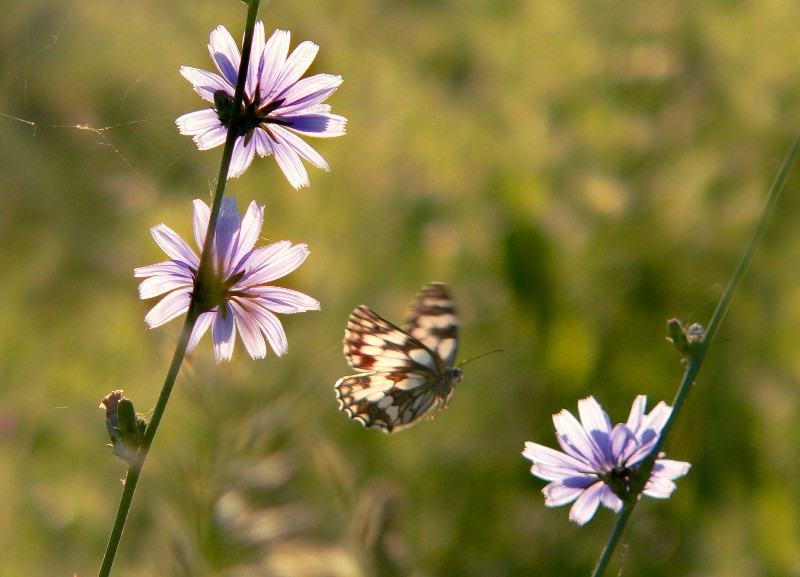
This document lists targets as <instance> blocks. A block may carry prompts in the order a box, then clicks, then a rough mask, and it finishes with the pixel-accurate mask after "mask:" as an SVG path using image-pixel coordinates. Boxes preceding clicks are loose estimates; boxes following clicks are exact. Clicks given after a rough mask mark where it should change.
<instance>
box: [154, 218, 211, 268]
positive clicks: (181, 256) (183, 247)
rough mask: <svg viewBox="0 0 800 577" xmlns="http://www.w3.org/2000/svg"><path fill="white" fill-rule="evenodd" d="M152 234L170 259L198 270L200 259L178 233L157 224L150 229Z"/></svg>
mask: <svg viewBox="0 0 800 577" xmlns="http://www.w3.org/2000/svg"><path fill="white" fill-rule="evenodd" d="M150 234H152V235H153V239H154V240H155V241H156V244H157V245H158V246H159V247H161V250H163V251H164V252H165V253H166V254H167V256H168V257H169V258H171V259H173V260H177V261H180V262H184V263H186V264H188V265H189V266H191V267H192V268H194V269H195V270H196V269H197V266H198V265H199V264H200V259H199V257H198V256H197V255H196V254H195V253H194V251H193V250H192V249H191V247H190V246H189V245H188V244H186V241H184V240H183V239H182V238H181V237H180V236H178V233H176V232H175V231H174V230H172V229H171V228H170V227H168V226H167V225H165V224H157V225H156V226H154V227H153V228H151V229H150Z"/></svg>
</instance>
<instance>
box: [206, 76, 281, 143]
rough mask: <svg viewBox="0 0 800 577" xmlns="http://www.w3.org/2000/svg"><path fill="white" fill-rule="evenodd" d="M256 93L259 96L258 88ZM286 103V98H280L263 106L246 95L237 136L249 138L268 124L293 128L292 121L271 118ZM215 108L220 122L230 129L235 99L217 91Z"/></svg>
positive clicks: (221, 91) (222, 91)
mask: <svg viewBox="0 0 800 577" xmlns="http://www.w3.org/2000/svg"><path fill="white" fill-rule="evenodd" d="M255 93H256V94H258V87H257V86H256V90H255ZM284 102H285V99H284V98H279V99H278V100H274V101H272V102H268V103H267V104H266V105H264V106H261V104H260V103H259V102H258V98H256V99H255V100H253V101H252V102H250V101H249V100H248V98H247V96H246V95H245V97H244V100H243V101H242V114H241V116H240V117H239V127H238V130H237V132H238V134H237V136H244V135H248V138H249V137H250V136H251V135H252V132H253V130H255V129H256V128H258V127H259V126H264V125H267V124H279V125H281V126H291V125H292V122H291V121H290V120H284V119H283V118H278V117H276V116H271V114H272V113H273V112H275V111H276V110H277V109H278V108H280V107H281V105H282V104H283V103H284ZM214 106H215V108H216V110H217V116H218V117H219V121H220V122H221V123H222V125H223V126H224V127H225V128H230V124H231V120H232V119H233V97H232V96H231V95H230V94H228V93H227V92H225V91H224V90H217V91H216V92H215V93H214Z"/></svg>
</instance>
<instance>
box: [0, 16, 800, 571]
mask: <svg viewBox="0 0 800 577" xmlns="http://www.w3.org/2000/svg"><path fill="white" fill-rule="evenodd" d="M798 18H800V7H798V6H796V5H795V4H793V3H787V2H783V3H779V2H741V1H739V2H730V1H726V2H723V1H716V2H704V3H698V2H689V1H688V0H679V1H676V2H653V1H646V0H645V1H633V2H624V3H614V2H594V3H586V2H578V1H575V0H568V1H561V2H522V1H514V0H504V1H502V2H497V1H488V0H484V1H479V0H471V1H467V2H453V1H448V0H439V1H437V2H402V1H398V0H392V1H385V2H368V1H366V0H345V1H344V2H321V1H317V2H282V1H279V0H276V1H274V2H272V3H270V4H269V5H268V6H265V7H264V8H263V9H262V12H261V19H263V20H264V21H265V23H266V28H267V30H268V31H271V30H272V29H274V28H278V27H280V28H286V29H291V30H292V35H293V36H292V45H293V46H295V45H296V44H297V43H298V42H300V41H302V40H305V39H311V40H314V41H316V42H318V43H319V44H320V45H321V50H320V55H319V57H318V59H317V61H316V62H315V64H314V66H313V68H312V72H328V73H333V74H342V76H343V77H344V79H345V82H344V84H343V85H342V87H341V88H340V89H339V90H338V91H337V93H336V94H334V96H333V97H332V98H331V99H330V103H331V104H332V106H333V109H334V112H336V113H339V114H343V115H345V116H347V117H348V118H349V124H348V135H347V136H346V137H344V138H341V139H335V140H331V141H312V142H311V143H312V145H314V146H315V147H316V148H317V149H318V150H319V151H320V152H321V153H322V154H323V156H324V157H325V158H326V159H327V160H328V161H329V163H330V165H331V168H332V171H331V172H330V173H323V172H321V171H319V170H316V169H314V168H310V169H309V172H310V177H311V188H310V189H303V190H300V191H294V190H293V189H292V188H291V187H290V185H289V184H288V183H287V182H286V180H285V178H283V176H282V175H281V174H280V172H279V170H278V168H277V167H276V165H275V163H274V161H272V160H271V159H268V160H262V161H256V162H255V163H254V165H253V167H251V169H250V170H249V171H248V172H247V173H246V174H245V175H244V176H242V177H241V178H239V179H238V180H235V181H232V182H231V183H230V185H229V190H228V193H229V194H232V195H235V196H237V197H238V198H239V204H240V206H244V205H245V204H246V202H249V201H250V200H252V199H255V200H258V201H259V202H263V203H265V204H266V207H267V208H266V224H265V228H264V233H263V234H264V235H265V236H266V237H268V239H269V240H280V239H289V240H292V241H294V242H307V243H308V244H309V247H310V249H311V256H310V258H309V260H308V262H307V264H306V265H304V267H303V268H302V269H301V270H300V271H298V273H296V274H294V275H293V276H291V277H289V279H288V282H287V286H292V287H294V288H298V289H300V290H302V291H303V292H306V293H307V294H309V295H312V296H313V297H315V298H317V299H318V300H320V301H321V302H322V307H323V310H322V311H321V312H319V313H308V314H305V315H298V316H296V317H289V318H286V319H285V326H286V329H287V332H288V335H289V342H290V351H289V354H288V355H287V356H286V357H283V358H281V359H276V358H274V357H269V358H268V359H267V360H265V361H260V362H253V361H251V360H250V359H249V358H247V356H246V354H245V352H244V350H243V349H242V348H241V347H238V349H237V351H236V353H235V355H234V360H233V362H232V363H230V365H222V366H219V367H218V366H215V365H214V363H213V360H212V355H211V347H210V344H209V339H208V338H206V342H203V343H201V345H200V346H199V348H198V350H197V352H196V353H195V354H194V355H193V357H192V358H191V359H190V361H189V363H188V365H187V367H185V370H184V372H182V374H181V376H180V378H179V380H178V384H177V387H176V393H175V394H174V395H173V400H172V402H171V405H170V406H169V408H168V409H167V414H166V417H165V420H164V425H163V427H162V429H161V430H160V432H159V435H158V437H157V439H156V441H155V444H154V446H153V449H152V452H151V455H150V458H149V461H148V464H147V466H146V468H145V471H144V475H143V479H142V482H141V483H140V488H139V493H138V494H137V497H136V499H135V501H134V505H133V510H132V513H131V518H130V521H129V524H128V527H127V528H126V531H125V534H124V537H123V541H122V546H121V550H120V556H119V557H118V560H117V567H116V571H115V574H119V575H129V574H130V575H133V574H137V572H139V573H142V574H146V575H193V576H202V575H235V576H239V575H250V574H261V575H263V574H270V575H292V576H298V577H301V576H304V575H342V576H356V577H357V576H359V575H364V576H369V577H371V576H381V577H384V576H392V575H404V576H406V575H414V576H433V575H436V576H449V575H454V576H459V577H461V576H463V577H473V576H475V577H477V576H480V577H486V576H488V577H511V576H517V575H532V574H536V575H564V576H571V575H587V574H588V573H589V571H590V569H591V567H592V566H593V564H594V562H595V561H596V559H597V557H598V555H599V553H600V550H601V548H602V546H603V544H604V542H605V540H606V538H607V536H608V533H609V531H610V528H611V525H612V522H613V519H612V516H611V514H610V513H608V512H607V511H603V512H601V513H600V514H598V516H597V518H596V519H595V520H594V521H593V522H592V523H591V524H589V525H588V526H586V527H584V528H578V527H577V526H575V525H573V524H570V523H569V522H568V521H567V510H566V509H545V508H544V507H543V499H542V497H541V495H540V493H539V491H540V489H541V487H542V486H543V483H542V482H541V481H539V480H537V479H535V478H533V477H532V476H531V475H530V474H529V472H528V465H529V464H528V462H527V461H525V460H524V459H523V458H522V457H521V455H520V452H521V450H522V447H523V443H524V441H525V440H536V441H538V442H542V443H552V444H555V439H554V435H553V430H552V423H551V420H550V415H551V414H553V413H555V412H557V411H559V410H561V409H562V408H568V409H570V410H572V411H574V410H575V407H576V401H577V400H578V399H579V398H581V397H585V396H587V395H589V394H593V395H595V397H597V398H598V400H600V402H601V403H602V404H603V405H604V407H605V408H606V410H608V412H609V413H610V414H611V415H612V416H613V417H614V418H615V419H616V420H624V418H625V417H626V415H627V410H628V409H629V407H630V403H631V401H632V399H633V397H634V396H635V395H636V394H638V393H646V394H648V395H649V397H650V402H651V405H653V404H655V402H657V401H658V400H662V399H664V400H667V401H668V402H669V401H671V399H672V396H673V395H674V392H675V390H676V388H677V385H678V382H679V380H680V376H681V373H682V365H681V364H680V361H679V359H678V358H677V357H676V355H675V353H674V351H673V350H671V348H670V346H669V344H668V343H665V341H664V336H666V335H665V328H664V327H665V321H666V320H667V319H669V318H672V317H678V318H681V319H682V320H683V321H685V322H687V323H692V322H700V323H706V322H707V320H708V318H709V317H710V315H711V312H712V310H713V308H714V305H715V303H716V300H717V298H718V297H719V294H720V292H721V290H722V287H723V286H724V285H725V283H726V282H727V280H728V278H729V276H730V274H731V272H732V271H733V268H734V266H735V263H736V261H737V258H738V255H739V254H740V252H741V251H742V250H743V248H744V244H745V242H746V240H747V238H748V237H749V234H750V230H751V227H752V225H753V222H754V220H755V218H756V215H757V213H758V209H759V205H760V202H761V200H762V199H763V197H764V195H765V194H766V191H767V188H768V186H769V183H770V181H771V179H772V177H773V175H774V172H775V171H776V170H777V167H778V164H779V162H780V160H781V158H782V157H783V154H784V152H785V151H786V149H787V148H788V146H789V145H790V143H791V142H792V140H793V139H794V136H795V133H796V132H797V130H798V123H797V118H798V117H800V68H798V65H797V63H798V62H800V37H798V35H797V22H798ZM243 21H244V6H243V5H242V4H241V3H239V2H220V1H219V0H201V1H198V2H191V3H187V2H168V3H163V2H162V3H141V2H132V3H118V2H108V3H97V2H91V3H72V4H69V3H64V2H61V3H60V2H55V3H53V2H49V3H45V2H40V1H38V0H36V1H32V2H12V3H10V4H9V5H8V6H6V7H5V9H4V10H3V18H2V19H1V20H0V71H1V72H2V74H0V113H2V116H0V126H2V129H3V131H4V136H3V138H2V139H0V157H2V158H3V159H4V162H3V166H4V167H5V168H4V169H3V170H2V171H1V173H0V193H1V194H0V198H1V199H2V210H0V255H2V257H3V258H2V260H0V262H2V268H0V270H2V285H3V298H2V299H0V359H2V360H0V379H2V381H1V382H2V387H1V388H0V471H3V473H2V474H0V494H2V495H3V496H4V501H5V506H4V507H2V508H0V550H2V551H3V562H2V563H0V577H6V576H9V577H10V576H17V575H29V576H37V575H42V576H44V575H48V576H49V575H54V574H61V575H70V574H72V572H73V571H74V572H77V573H78V574H79V575H80V576H81V577H85V576H87V575H92V574H93V573H95V572H96V571H97V568H98V567H99V563H100V559H101V556H102V550H103V547H104V546H105V542H106V539H107V536H108V531H109V530H110V527H111V523H112V520H113V516H114V512H115V510H116V505H117V500H118V497H119V493H120V491H121V485H120V483H119V479H120V477H122V476H123V475H124V467H123V465H122V463H121V462H120V461H119V460H118V459H116V458H115V457H113V455H112V454H111V450H110V449H108V448H107V447H106V446H105V444H106V443H107V432H106V430H105V426H104V414H103V412H102V411H100V410H99V409H97V408H96V407H97V405H98V403H99V402H100V400H101V399H102V398H103V396H104V395H106V394H107V393H108V392H109V391H111V390H114V389H124V390H125V396H126V397H128V398H130V399H131V400H132V401H133V402H134V403H135V405H136V407H137V409H138V410H139V411H142V412H145V411H146V409H147V408H148V407H149V406H152V405H153V404H154V403H155V399H156V396H157V394H158V390H159V388H160V386H161V382H162V379H163V376H164V374H165V373H166V369H167V365H168V359H169V357H170V355H171V353H172V348H173V347H174V343H175V340H176V338H177V334H178V331H179V325H180V323H178V322H175V323H174V324H173V325H170V326H168V327H165V328H162V329H158V330H155V331H149V330H147V329H146V328H145V325H144V322H143V320H142V318H143V316H144V314H145V312H146V310H147V309H148V307H149V306H150V303H142V302H140V301H138V299H137V295H136V284H137V283H136V281H135V280H134V279H133V277H132V270H133V268H134V267H136V266H141V265H145V264H150V263H153V262H156V261H157V260H160V259H161V258H162V255H161V253H160V251H159V249H158V248H157V247H156V246H155V244H154V243H153V242H152V239H151V238H150V236H149V234H148V232H147V231H148V229H149V227H150V226H153V225H155V224H157V223H159V222H164V223H166V224H168V225H169V226H171V227H172V228H174V229H175V230H176V231H178V232H179V233H181V234H182V235H184V238H190V230H191V229H190V227H191V220H190V219H191V200H192V199H194V198H203V199H208V198H209V196H210V190H211V184H210V183H211V180H212V179H213V178H214V177H215V176H216V171H217V164H218V162H219V156H220V154H221V152H220V151H219V150H216V151H211V152H197V151H196V150H195V148H194V145H193V143H192V142H191V140H190V139H189V138H187V137H182V136H180V135H179V134H178V132H177V130H176V128H175V126H174V119H175V118H176V117H177V116H179V115H180V114H183V113H185V112H188V111H192V110H197V109H199V108H201V107H203V106H205V105H206V103H204V102H203V101H201V100H200V99H199V98H198V97H197V95H196V94H194V93H193V92H192V91H191V88H190V85H189V83H188V82H186V81H185V80H184V79H183V78H182V77H180V76H179V74H178V68H179V66H180V65H182V64H185V65H191V66H196V67H200V68H209V67H210V65H211V63H210V60H209V58H208V54H207V51H206V49H205V44H206V42H207V40H208V34H209V32H210V31H211V30H212V28H214V27H215V26H216V25H218V24H224V25H225V26H226V27H228V28H229V29H230V30H232V31H234V36H238V34H237V32H236V31H241V29H242V26H243ZM26 121H27V122H26ZM33 122H35V125H33V124H31V123H33ZM798 185H800V180H799V179H798V177H797V176H795V177H794V178H792V179H791V180H790V181H789V183H788V185H787V188H786V193H785V195H784V198H783V199H782V201H781V203H780V204H779V205H778V210H777V214H776V215H775V218H774V220H773V223H772V227H771V228H770V231H769V233H768V235H767V238H766V242H765V244H764V245H763V246H762V247H761V250H760V251H759V253H758V255H757V257H756V261H755V262H754V265H753V267H752V270H751V271H750V274H749V277H748V279H747V280H746V281H745V283H744V286H743V287H742V289H741V290H740V292H739V293H738V294H737V295H736V296H735V298H734V302H733V305H732V309H731V312H730V314H729V316H728V318H727V319H726V323H725V325H724V326H723V329H722V333H721V334H720V335H719V337H718V339H717V340H718V342H716V343H713V344H712V348H711V350H710V355H709V357H708V360H707V363H706V366H705V367H704V369H703V371H702V373H701V375H700V379H699V381H698V383H697V386H696V388H695V391H693V394H692V396H691V397H690V399H689V402H688V405H687V409H686V411H685V413H684V414H683V416H682V420H681V422H680V423H678V425H677V427H676V429H675V431H674V433H673V436H672V438H671V440H670V442H669V443H668V446H667V447H666V450H667V451H668V455H669V456H672V457H674V458H676V459H680V460H686V461H690V462H692V463H693V469H692V471H691V472H690V473H689V475H688V476H687V477H686V478H684V479H681V480H680V481H679V483H678V484H679V488H678V490H677V491H676V493H675V494H674V496H673V498H672V499H671V500H670V501H669V502H657V501H653V500H648V501H645V502H643V503H642V504H641V505H640V507H639V508H638V509H637V511H636V512H635V514H634V518H633V521H632V524H631V525H630V526H629V527H628V530H627V532H626V534H625V536H624V537H623V539H624V541H625V543H626V545H627V546H626V547H625V548H624V550H623V551H622V552H621V553H620V554H619V555H618V556H617V558H616V559H615V560H614V561H613V562H612V565H614V567H613V568H612V571H615V572H616V571H619V572H621V573H622V574H627V575H652V576H655V577H658V576H661V575H665V576H666V575H685V574H689V573H697V574H699V573H704V574H713V575H726V576H732V577H737V576H745V575H748V576H749V575H777V576H781V575H792V574H796V572H797V567H798V566H800V553H798V549H797V546H796V544H797V543H798V542H800V527H799V526H798V524H797V514H796V513H797V511H796V507H795V506H793V505H792V504H795V503H797V502H798V500H800V489H798V484H797V483H796V479H797V478H798V476H800V460H798V458H797V447H798V443H800V438H799V434H798V431H800V426H798V424H800V423H799V421H800V407H799V404H800V399H799V398H798V388H797V384H798V381H800V362H798V359H800V357H799V356H798V355H797V350H798V348H799V347H800V330H798V327H799V326H800V295H799V294H798V292H797V291H796V290H795V289H794V287H795V286H796V285H797V284H798V282H799V281H800V272H798V270H800V269H799V268H798V267H795V266H793V265H794V264H795V263H797V262H800V248H798V247H800V242H798V240H800V239H798V236H800V232H798V230H800V229H798V227H796V226H793V224H794V223H795V222H796V221H797V214H798V209H800V202H798V200H797V199H798V196H797V190H798V189H799V187H798ZM434 280H436V281H444V282H448V283H450V285H451V286H452V292H453V295H454V297H455V298H456V300H457V303H458V305H459V306H460V310H461V314H462V317H463V326H462V332H461V334H462V344H461V358H468V357H472V356H477V355H479V354H481V353H483V352H486V351H488V350H491V349H494V348H498V347H502V348H504V349H506V350H505V352H504V353H500V354H497V355H491V356H489V357H487V358H485V359H481V360H480V361H477V362H475V363H472V364H469V365H467V366H466V367H465V377H464V380H463V382H462V383H460V384H459V385H458V386H457V390H456V392H455V395H454V398H453V401H452V403H451V406H450V407H449V408H448V409H446V410H445V411H443V412H442V413H441V414H440V415H439V416H438V417H437V418H436V420H434V421H431V422H425V423H421V424H419V425H417V426H415V427H413V428H411V429H410V430H408V431H404V432H401V433H399V434H398V435H395V436H384V435H381V434H380V433H378V432H376V431H366V430H364V429H362V428H361V427H360V426H358V425H357V424H354V423H351V422H348V420H347V419H346V417H345V416H344V415H341V414H339V413H338V412H337V410H336V402H335V399H334V394H333V390H332V385H333V383H334V382H335V380H336V379H337V378H338V377H340V376H342V375H344V374H346V373H347V372H348V371H349V369H348V367H347V366H346V363H345V361H344V359H343V357H342V354H341V338H342V332H343V329H344V325H345V322H346V319H347V315H348V314H349V312H350V311H351V310H352V308H354V307H355V306H356V305H358V304H361V303H364V304H367V305H369V306H370V307H372V308H374V309H375V310H376V311H378V312H379V313H380V314H382V315H384V316H386V317H388V318H390V319H395V320H400V319H401V318H402V314H403V312H404V311H405V307H406V306H407V304H408V302H410V299H411V298H412V297H413V295H414V293H415V292H416V291H417V290H418V289H419V287H421V286H422V285H424V284H425V283H427V282H430V281H434ZM145 416H147V415H145Z"/></svg>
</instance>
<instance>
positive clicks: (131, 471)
mask: <svg viewBox="0 0 800 577" xmlns="http://www.w3.org/2000/svg"><path fill="white" fill-rule="evenodd" d="M195 322H197V313H195V311H194V307H192V306H191V305H190V307H189V312H188V313H187V315H186V321H185V322H184V323H183V330H182V331H181V336H180V337H179V339H178V346H177V347H175V354H174V355H173V356H172V363H170V366H169V370H168V371H167V376H166V378H165V379H164V386H163V387H162V388H161V394H160V395H159V397H158V402H157V403H156V406H155V409H154V410H153V416H152V418H151V420H150V423H149V424H148V425H147V429H146V430H145V432H144V440H143V441H142V445H141V447H139V453H138V454H137V457H136V461H134V462H133V463H131V465H130V467H129V468H128V474H127V475H126V477H125V488H124V489H123V490H122V497H121V498H120V501H119V508H118V509H117V516H116V518H115V519H114V526H113V527H112V529H111V535H110V536H109V538H108V545H106V552H105V555H104V556H103V564H102V565H101V566H100V573H99V577H108V575H110V574H111V566H112V565H113V564H114V558H115V557H116V554H117V549H118V548H119V541H120V539H121V538H122V530H123V529H124V528H125V521H127V519H128V512H129V511H130V508H131V502H132V501H133V494H134V492H135V491H136V485H137V483H138V482H139V475H140V474H141V472H142V467H143V466H144V461H145V459H146V458H147V452H148V450H149V449H150V445H151V444H152V443H153V438H154V437H155V435H156V431H157V430H158V425H159V423H160V422H161V417H162V416H163V415H164V410H165V409H166V408H167V402H168V401H169V396H170V393H172V387H173V385H174V384H175V379H177V378H178V371H180V368H181V364H182V363H183V359H184V357H185V356H186V345H187V344H188V343H189V337H190V336H191V334H192V329H193V328H194V324H195Z"/></svg>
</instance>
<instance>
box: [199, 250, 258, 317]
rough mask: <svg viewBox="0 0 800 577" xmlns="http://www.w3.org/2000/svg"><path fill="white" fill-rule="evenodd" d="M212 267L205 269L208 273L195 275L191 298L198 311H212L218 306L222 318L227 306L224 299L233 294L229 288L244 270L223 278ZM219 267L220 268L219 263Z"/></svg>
mask: <svg viewBox="0 0 800 577" xmlns="http://www.w3.org/2000/svg"><path fill="white" fill-rule="evenodd" d="M212 268H213V267H208V268H207V269H206V270H208V271H209V272H208V274H205V275H203V276H200V275H199V274H197V275H196V277H195V281H194V291H192V298H193V299H194V302H195V306H197V310H199V311H200V312H208V311H212V310H214V309H215V308H217V307H219V308H218V309H217V310H219V312H220V314H221V315H222V316H223V318H224V317H225V314H226V311H227V307H226V306H224V305H225V301H226V300H227V299H228V298H230V297H231V295H232V294H233V293H232V292H231V288H232V287H233V286H234V285H235V284H236V283H237V282H239V280H240V279H241V278H242V277H243V276H244V274H245V271H243V270H242V271H238V272H237V273H236V274H234V275H232V276H231V277H229V278H227V279H223V278H220V276H219V275H218V274H217V273H216V272H215V271H214V270H212ZM220 268H222V267H221V263H220Z"/></svg>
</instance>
